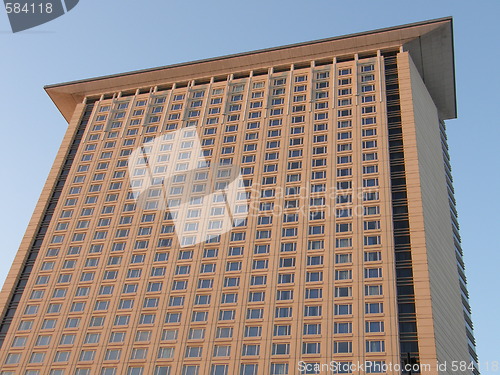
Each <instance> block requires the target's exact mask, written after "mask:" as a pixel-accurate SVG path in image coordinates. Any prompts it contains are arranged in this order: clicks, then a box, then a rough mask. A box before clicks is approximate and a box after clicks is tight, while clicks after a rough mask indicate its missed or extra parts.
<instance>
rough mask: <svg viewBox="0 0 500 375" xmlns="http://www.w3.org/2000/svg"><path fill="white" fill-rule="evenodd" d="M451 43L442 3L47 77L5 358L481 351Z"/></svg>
mask: <svg viewBox="0 0 500 375" xmlns="http://www.w3.org/2000/svg"><path fill="white" fill-rule="evenodd" d="M415 40H419V41H420V43H415ZM451 43H452V40H451V20H450V19H442V20H436V21H429V22H423V23H419V24H413V25H408V26H402V27H397V28H391V29H384V30H379V31H375V32H368V33H363V34H355V35H351V36H346V37H340V38H333V39H328V40H322V41H317V42H311V43H305V44H300V45H293V46H286V47H280V48H275V49H271V50H264V51H257V52H252V53H248V54H242V55H235V56H227V57H224V58H219V59H213V60H204V61H199V62H194V63H189V64H182V65H177V66H172V67H164V68H158V69H151V70H147V71H140V72H132V73H127V74H123V75H117V76H110V77H103V78H98V79H93V80H88V81H80V82H73V83H67V84H61V85H54V86H50V87H47V88H46V90H47V92H48V93H49V95H50V96H51V97H52V98H53V100H54V102H55V103H56V105H57V106H58V108H59V109H60V110H61V112H62V114H63V115H64V116H65V118H66V119H68V121H69V128H68V131H67V134H66V137H65V139H64V141H63V144H62V146H61V148H60V151H59V154H58V156H57V159H56V161H55V163H54V166H53V169H52V171H51V173H50V175H49V179H48V181H47V184H46V186H45V188H44V190H43V192H42V196H41V198H40V201H39V203H38V205H37V208H36V210H35V213H34V215H33V218H32V221H31V222H30V225H29V227H28V230H27V233H26V236H25V238H24V240H23V242H22V244H21V247H20V250H19V252H18V255H17V257H16V259H15V263H14V265H13V266H12V269H11V272H10V274H9V276H8V279H7V281H6V283H5V286H4V288H3V290H2V292H1V294H0V309H1V310H0V319H1V320H0V345H1V352H0V374H2V375H13V374H23V375H24V374H27V375H48V374H51V375H62V374H64V375H68V374H71V375H73V374H77V375H90V374H96V375H97V374H98V375H114V374H127V375H146V374H156V375H169V374H183V375H191V374H199V375H202V374H211V375H220V374H224V375H225V374H242V375H248V374H252V375H253V374H297V373H316V372H302V371H301V368H305V366H308V368H309V369H312V368H314V365H320V366H322V369H323V372H322V373H326V372H327V371H326V367H325V366H327V365H329V364H331V363H332V361H335V362H336V363H337V364H341V365H343V366H346V365H349V364H352V365H354V366H357V365H358V364H365V362H368V363H369V364H371V366H373V367H374V368H376V367H377V366H379V367H380V368H381V370H380V371H373V369H372V373H387V374H399V373H405V372H401V370H400V369H399V368H397V367H394V366H398V365H400V364H401V363H406V362H407V361H410V362H411V363H420V364H421V365H422V366H424V365H427V364H429V365H432V368H431V369H430V370H428V369H427V370H426V371H425V372H426V373H429V374H437V373H458V372H456V371H454V372H451V371H450V369H449V368H448V370H447V371H438V370H437V369H436V367H435V364H436V361H439V362H444V361H447V362H451V361H464V362H466V363H467V364H469V363H471V362H472V364H474V363H475V361H476V358H475V353H474V344H473V338H472V333H471V332H472V331H471V323H470V322H469V321H468V319H469V318H468V315H467V314H468V313H469V314H470V310H469V309H468V306H467V305H465V304H464V303H466V297H465V298H463V297H462V296H463V295H465V294H466V286H465V281H464V277H463V276H462V273H463V265H462V264H461V263H460V262H461V249H460V243H459V240H458V232H457V231H456V228H455V226H454V220H455V221H456V218H455V216H453V215H454V207H452V206H450V203H449V202H450V200H449V199H448V198H449V194H450V193H449V191H450V189H449V187H450V186H451V180H450V181H448V180H449V179H447V173H448V172H449V170H448V169H447V168H448V166H449V162H448V159H447V158H446V147H445V148H443V145H444V146H445V145H446V141H445V139H444V136H445V133H444V123H443V121H444V120H445V119H448V118H453V117H455V113H456V108H455V101H454V76H453V53H452V45H451ZM438 58H439V61H438V62H436V60H437V59H438ZM424 72H425V74H424ZM197 142H199V145H200V148H199V149H198V148H197V147H196V145H197V144H198V143H197ZM141 147H142V148H141ZM137 152H138V153H137ZM235 175H237V176H235ZM234 181H236V182H237V183H234V185H235V186H236V185H237V188H235V190H234V191H231V190H230V189H229V188H228V186H231V183H232V182H234ZM447 185H448V186H447ZM222 191H223V192H224V194H222V193H221V192H222ZM233 193H234V194H233ZM228 197H229V198H228ZM451 198H452V196H451ZM228 222H229V224H230V228H226V225H227V224H228ZM455 232H456V233H455ZM457 259H458V260H457ZM464 314H465V315H464ZM468 335H469V336H470V340H469V341H468V339H467V337H468ZM385 365H387V368H385V367H384V366H385ZM363 371H365V372H366V373H370V370H369V369H367V368H364V369H363ZM356 372H357V373H359V371H356ZM422 372H424V370H423V371H422ZM472 372H473V371H472V370H469V369H468V370H466V371H462V372H460V373H463V374H465V373H469V374H470V373H472ZM345 373H351V372H350V371H348V372H345Z"/></svg>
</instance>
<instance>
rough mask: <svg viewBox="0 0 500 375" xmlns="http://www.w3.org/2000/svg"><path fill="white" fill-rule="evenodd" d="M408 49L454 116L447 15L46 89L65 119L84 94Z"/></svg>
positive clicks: (443, 109)
mask: <svg viewBox="0 0 500 375" xmlns="http://www.w3.org/2000/svg"><path fill="white" fill-rule="evenodd" d="M401 46H403V48H404V50H407V51H409V53H410V54H411V56H412V59H413V61H414V62H415V65H416V66H417V68H418V70H419V72H420V74H421V75H422V78H423V80H424V82H425V84H426V85H427V88H428V90H429V92H430V94H431V96H432V98H433V100H434V102H435V104H436V106H437V108H438V110H439V113H440V116H441V118H442V119H450V118H455V117H456V98H455V68H454V53H453V28H452V19H451V17H447V18H440V19H435V20H430V21H424V22H418V23H412V24H408V25H402V26H395V27H390V28H384V29H379V30H373V31H367V32H362V33H356V34H350V35H344V36H339V37H333V38H328V39H321V40H315V41H312V42H305V43H298V44H292V45H287V46H282V47H275V48H268V49H263V50H258V51H252V52H245V53H239V54H234V55H228V56H222V57H216V58H210V59H205V60H198V61H192V62H186V63H181V64H175V65H169V66H162V67H158V68H152V69H145V70H138V71H133V72H127V73H121V74H115V75H109V76H103V77H96V78H90V79H84V80H80V81H73V82H66V83H60V84H54V85H48V86H45V90H46V92H47V94H48V95H49V96H50V98H51V99H52V101H53V102H54V103H55V105H56V106H57V108H58V109H59V110H60V111H61V113H62V115H63V116H64V118H65V119H66V120H67V121H69V120H70V118H71V116H72V114H73V111H74V109H75V107H76V105H77V104H78V103H81V102H82V100H83V99H84V98H85V97H86V96H96V95H102V94H107V93H113V92H119V91H127V90H131V89H137V88H145V87H151V86H156V85H159V84H162V85H163V84H169V83H175V82H183V81H187V80H193V79H194V80H196V79H202V78H207V77H213V76H221V75H227V74H229V73H234V72H245V71H250V70H259V69H267V68H269V67H272V66H281V65H286V64H291V63H297V62H301V61H304V62H307V61H311V60H318V59H322V58H328V57H333V56H339V57H340V56H346V55H349V54H355V53H359V54H361V53H363V52H370V51H374V50H388V49H394V48H399V47H401Z"/></svg>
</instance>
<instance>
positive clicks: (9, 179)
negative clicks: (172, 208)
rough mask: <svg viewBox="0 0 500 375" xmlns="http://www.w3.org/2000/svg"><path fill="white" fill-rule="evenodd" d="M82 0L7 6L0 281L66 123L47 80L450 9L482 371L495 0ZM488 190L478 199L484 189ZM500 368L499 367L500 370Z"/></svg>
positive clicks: (493, 137)
mask: <svg viewBox="0 0 500 375" xmlns="http://www.w3.org/2000/svg"><path fill="white" fill-rule="evenodd" d="M479 4H480V2H479V1H478V2H472V1H456V0H441V1H412V2H410V1H401V0H379V1H373V0H372V1H365V0H358V1H338V0H329V1H327V0H309V1H296V0H289V1H281V0H267V1H262V0H255V1H252V2H238V1H227V0H212V1H201V0H199V1H198V0H193V1H190V2H187V1H171V0H162V1H159V0H146V1H142V2H138V1H132V0H121V1H119V2H118V1H109V2H107V1H96V0H81V1H80V4H79V5H78V6H77V7H75V8H74V9H73V10H72V11H71V12H69V13H68V14H67V15H65V16H63V17H61V18H59V19H56V20H54V21H52V22H50V23H48V24H45V25H42V26H40V27H37V28H36V29H32V30H28V31H26V32H22V33H18V34H12V33H11V31H10V26H9V25H8V20H7V15H6V13H5V11H4V10H1V11H0V46H1V47H0V48H1V51H2V58H1V59H0V88H1V94H0V95H1V100H0V127H1V129H0V134H1V136H2V143H1V144H2V147H1V148H0V153H1V160H2V163H0V176H2V177H1V178H0V181H1V183H0V197H1V208H2V214H1V215H0V249H1V250H0V252H1V253H0V254H1V256H2V259H3V261H2V262H1V264H0V285H1V284H2V283H3V280H4V278H5V276H6V274H7V272H8V267H9V266H10V263H11V261H12V259H13V257H14V255H15V252H16V251H17V248H18V246H19V243H20V241H21V238H22V236H23V234H24V231H25V229H26V226H27V224H28V221H29V219H30V216H31V213H32V211H33V208H34V207H35V204H36V201H37V199H38V196H39V194H40V191H41V189H42V187H43V184H44V182H45V179H46V177H47V175H48V172H49V169H50V166H51V165H52V162H53V159H54V157H55V154H56V152H57V149H58V147H59V144H60V142H61V139H62V137H63V135H64V131H65V129H66V123H65V121H64V119H63V118H62V116H61V115H60V114H59V113H58V111H57V109H56V108H55V106H54V105H53V104H52V103H51V101H50V99H49V98H48V96H47V95H46V94H45V92H44V91H43V86H44V85H46V84H50V83H58V82H63V81H71V80H76V79H82V78H88V77H94V76H100V75H106V74H112V73H120V72H124V71H130V70H136V69H143V68H149V67H155V66H161V65H168V64H173V63H179V62H184V61H190V60H196V59H202V58H208V57H214V56H220V55H225V54H231V53H237V52H244V51H249V50H254V49H261V48H266V47H274V46H279V45H284V44H290V43H296V42H302V41H308V40H314V39H320V38H326V37H331V36H337V35H343V34H349V33H354V32H360V31H366V30H372V29H377V28H382V27H388V26H394V25H400V24H405V23H410V22H416V21H421V20H426V19H432V18H438V17H444V16H450V15H451V16H453V17H454V27H455V30H454V36H455V58H456V80H457V94H458V115H459V118H458V119H456V120H451V121H448V123H447V127H448V141H449V145H450V153H451V157H452V165H453V175H454V180H455V190H456V198H457V201H458V210H459V214H460V217H459V220H460V224H461V235H462V239H463V248H464V250H465V261H466V266H467V276H468V280H469V291H470V294H471V305H472V309H473V319H474V323H475V334H476V340H477V342H478V353H479V357H480V361H481V363H482V364H483V365H482V366H481V367H482V373H483V374H493V373H495V372H493V371H491V370H490V371H488V370H487V368H486V364H487V362H489V364H490V366H491V364H492V361H499V360H500V355H499V352H500V351H499V350H498V348H499V347H500V345H499V344H498V337H499V336H500V320H499V319H498V311H497V309H500V298H499V297H498V292H497V290H496V289H495V286H498V285H499V279H498V265H499V264H500V251H499V250H500V246H499V245H498V242H497V238H496V236H495V235H494V233H495V232H496V230H497V228H496V226H497V225H498V224H499V220H498V215H497V212H496V210H497V209H499V206H498V199H496V195H497V194H498V191H499V188H498V183H499V179H498V175H497V174H496V173H495V172H494V171H495V169H494V168H495V167H494V166H495V165H497V167H498V158H497V157H496V156H495V152H494V150H495V149H496V148H497V147H498V145H497V144H496V141H497V140H498V139H499V138H500V137H499V135H500V134H499V131H498V129H499V127H500V121H499V116H498V115H497V110H498V107H499V103H498V100H499V99H500V95H499V94H498V88H499V87H500V82H499V81H500V78H499V77H500V74H499V73H498V71H497V68H496V64H497V63H498V61H500V48H499V36H500V33H499V31H498V15H499V14H500V2H499V1H493V0H491V1H484V2H482V4H481V5H479ZM480 198H481V199H480ZM497 373H498V372H497Z"/></svg>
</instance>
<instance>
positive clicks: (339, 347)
mask: <svg viewBox="0 0 500 375" xmlns="http://www.w3.org/2000/svg"><path fill="white" fill-rule="evenodd" d="M333 352H334V353H352V342H351V341H335V342H334V343H333Z"/></svg>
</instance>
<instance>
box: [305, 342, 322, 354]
mask: <svg viewBox="0 0 500 375" xmlns="http://www.w3.org/2000/svg"><path fill="white" fill-rule="evenodd" d="M320 352H321V343H319V342H305V343H303V344H302V354H319V353H320Z"/></svg>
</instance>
